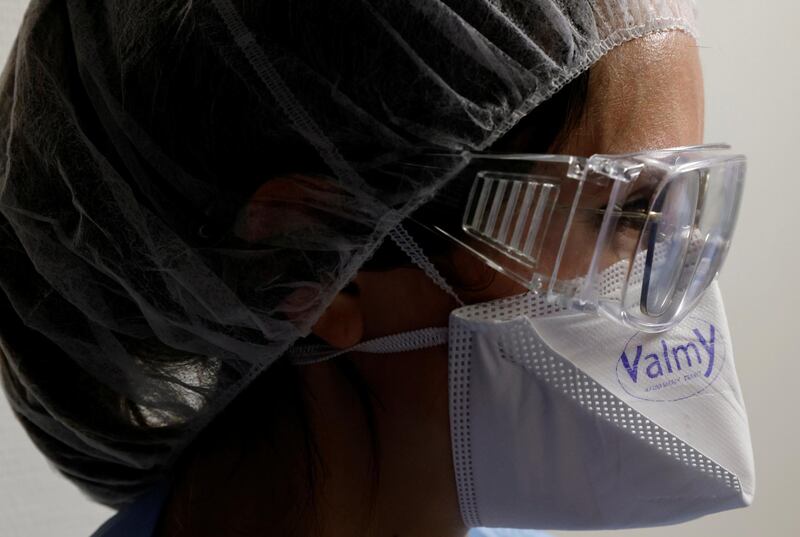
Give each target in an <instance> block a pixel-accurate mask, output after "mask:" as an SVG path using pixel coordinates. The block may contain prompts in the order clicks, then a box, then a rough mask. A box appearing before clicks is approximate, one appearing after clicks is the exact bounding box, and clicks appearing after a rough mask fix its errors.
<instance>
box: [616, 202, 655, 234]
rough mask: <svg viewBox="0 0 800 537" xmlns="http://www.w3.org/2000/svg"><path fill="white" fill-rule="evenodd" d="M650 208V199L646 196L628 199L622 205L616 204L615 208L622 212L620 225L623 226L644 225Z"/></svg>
mask: <svg viewBox="0 0 800 537" xmlns="http://www.w3.org/2000/svg"><path fill="white" fill-rule="evenodd" d="M649 209H650V200H649V199H648V198H647V197H645V196H639V197H635V198H633V199H628V200H627V202H626V203H625V205H622V206H619V205H615V206H614V210H615V211H618V212H620V213H621V215H620V217H619V225H620V226H623V227H642V226H643V225H644V220H645V218H647V213H648V211H649Z"/></svg>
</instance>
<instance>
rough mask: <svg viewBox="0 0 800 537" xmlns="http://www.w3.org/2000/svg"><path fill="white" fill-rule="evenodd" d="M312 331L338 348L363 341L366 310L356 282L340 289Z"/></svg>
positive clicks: (344, 347)
mask: <svg viewBox="0 0 800 537" xmlns="http://www.w3.org/2000/svg"><path fill="white" fill-rule="evenodd" d="M311 331H312V332H313V333H314V335H316V336H317V337H319V338H322V339H323V340H325V341H326V342H327V343H328V344H329V345H331V346H333V347H336V348H337V349H346V348H348V347H352V346H353V345H356V344H358V343H360V342H361V340H362V338H363V337H364V312H363V309H362V307H361V301H360V299H359V294H358V286H357V285H356V284H355V283H350V284H349V285H348V286H347V287H345V288H344V289H342V290H341V291H339V293H338V294H337V295H336V298H334V299H333V302H331V303H330V305H329V306H328V308H327V309H326V310H325V313H323V314H322V317H320V318H319V320H318V321H317V322H316V324H315V325H314V326H313V328H312V329H311Z"/></svg>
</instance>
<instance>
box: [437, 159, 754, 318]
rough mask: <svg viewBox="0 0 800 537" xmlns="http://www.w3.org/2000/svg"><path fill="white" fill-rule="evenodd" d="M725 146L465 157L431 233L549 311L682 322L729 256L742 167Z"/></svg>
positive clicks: (444, 195)
mask: <svg viewBox="0 0 800 537" xmlns="http://www.w3.org/2000/svg"><path fill="white" fill-rule="evenodd" d="M729 149H730V146H728V145H724V144H714V145H700V146H691V147H678V148H670V149H662V150H655V151H644V152H639V153H630V154H623V155H594V156H592V157H589V158H585V157H576V156H568V155H537V154H485V153H469V154H467V155H466V157H467V162H468V164H467V165H466V166H465V167H464V168H463V169H462V170H461V172H460V173H459V174H458V175H457V176H456V177H454V178H453V179H452V180H451V181H450V182H449V183H448V184H447V185H446V186H445V187H444V190H443V191H442V192H441V194H440V195H439V196H437V197H440V199H443V200H446V202H447V203H449V204H451V205H452V204H456V205H458V206H459V207H463V208H464V209H463V218H462V219H461V221H460V225H459V223H457V222H451V223H450V224H448V223H441V224H436V225H430V224H427V225H428V227H430V228H432V229H433V230H434V231H435V232H437V233H439V234H441V235H443V236H445V237H447V238H449V239H451V240H453V241H455V242H456V243H458V244H459V245H461V246H463V247H464V248H466V249H467V250H469V251H470V252H472V253H474V254H475V255H477V256H478V257H479V258H480V259H482V260H483V261H485V262H486V263H487V264H488V265H490V266H491V267H492V268H494V269H496V270H498V271H500V272H501V273H503V274H505V275H506V276H508V277H509V278H511V279H513V280H515V281H516V282H518V283H520V284H522V285H523V286H525V287H526V288H528V289H529V290H531V291H536V292H546V293H547V297H548V299H549V300H550V301H551V302H554V303H558V304H559V305H561V306H562V307H567V308H570V309H575V310H579V311H600V312H603V313H605V314H607V315H609V316H611V317H612V318H614V319H616V320H618V321H620V322H622V323H624V324H626V325H629V326H632V327H634V328H636V329H639V330H643V331H647V332H660V331H663V330H666V329H669V328H670V327H672V326H674V325H675V324H677V323H678V322H680V321H681V320H682V319H683V318H684V317H685V316H686V315H687V314H688V313H689V312H690V311H691V310H692V308H693V307H694V306H695V305H696V304H697V302H698V300H699V299H700V297H701V296H702V294H703V292H704V291H705V289H706V288H707V287H708V286H709V284H710V283H711V282H712V281H713V279H714V278H715V277H716V276H717V274H718V273H719V270H720V267H721V266H722V263H723V261H724V259H725V256H726V254H727V252H728V248H729V247H730V243H731V238H732V234H733V230H734V226H735V223H736V218H737V213H738V209H739V204H740V200H741V196H742V190H743V186H744V176H745V169H746V159H745V157H744V156H742V155H736V154H732V153H731V152H730V151H729Z"/></svg>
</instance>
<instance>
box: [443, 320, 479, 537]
mask: <svg viewBox="0 0 800 537" xmlns="http://www.w3.org/2000/svg"><path fill="white" fill-rule="evenodd" d="M449 345H450V349H449V351H450V353H449V354H450V363H449V369H450V371H449V373H448V378H449V383H450V386H449V390H450V394H451V396H450V434H451V435H452V440H451V442H452V444H453V466H454V469H455V474H456V488H457V489H458V501H459V504H460V508H461V515H462V517H463V518H464V522H465V523H466V524H467V525H468V526H469V527H477V526H481V525H482V524H481V521H480V517H479V516H478V507H477V501H476V496H475V483H474V480H473V473H472V451H471V447H470V436H471V434H470V425H469V416H470V411H469V394H470V380H469V379H470V361H469V358H468V357H469V356H470V355H471V354H472V338H471V335H470V334H469V333H468V332H466V331H464V330H459V329H458V328H455V329H453V330H451V332H450V343H449ZM463 357H467V359H463Z"/></svg>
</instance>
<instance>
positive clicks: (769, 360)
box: [0, 0, 800, 537]
mask: <svg viewBox="0 0 800 537" xmlns="http://www.w3.org/2000/svg"><path fill="white" fill-rule="evenodd" d="M27 3H28V2H27V0H0V60H2V62H3V63H4V62H5V59H6V57H7V54H8V51H9V50H10V47H11V43H12V41H13V39H14V37H15V36H16V31H17V28H18V26H19V22H20V20H21V18H22V15H23V12H24V10H25V7H26V6H27ZM699 7H700V28H701V34H702V36H701V39H700V43H699V45H700V47H701V51H700V52H701V57H702V59H703V65H704V70H705V84H706V141H709V142H716V141H724V142H729V143H731V144H732V145H733V146H734V148H735V149H736V150H737V151H739V152H743V153H745V154H746V155H747V156H748V161H749V162H748V166H749V168H748V179H747V181H748V182H747V186H746V190H745V198H744V202H743V207H742V212H741V216H740V220H739V224H738V228H737V232H736V239H735V241H734V244H733V246H732V249H731V252H730V255H729V258H728V261H727V264H726V266H725V268H724V270H723V274H722V276H721V278H720V282H721V287H722V290H723V293H724V297H725V303H726V308H727V312H728V318H729V321H730V324H731V334H732V337H733V344H734V350H735V353H736V367H737V370H738V371H739V375H740V379H741V384H742V388H743V390H744V396H745V401H746V404H747V408H748V411H749V416H750V426H751V433H752V438H753V443H754V450H755V457H756V495H755V503H754V505H753V506H751V507H750V508H747V509H740V510H736V511H729V512H725V513H720V514H716V515H711V516H708V517H705V518H702V519H700V520H696V521H693V522H689V523H685V524H682V525H679V526H670V527H664V528H657V529H647V530H628V531H623V532H597V533H594V532H589V533H583V535H585V536H587V537H591V536H597V535H604V536H606V537H607V536H609V535H611V534H612V533H613V534H620V535H622V537H657V536H665V535H672V536H677V535H680V536H682V537H699V536H710V535H725V536H726V537H739V536H742V537H744V536H747V537H750V536H753V535H759V536H768V537H772V536H787V537H792V536H798V535H800V505H799V502H798V499H800V495H798V493H797V488H796V487H797V484H798V483H800V463H798V459H797V456H798V454H800V453H798V443H799V442H800V434H798V427H799V426H800V423H798V409H800V361H799V360H798V358H800V356H798V352H797V348H798V343H799V340H800V338H796V336H799V335H800V325H798V320H800V306H798V305H797V304H796V302H797V301H798V299H800V285H798V278H799V277H800V276H799V275H798V265H800V254H799V253H798V252H800V240H798V238H797V237H798V231H797V228H798V225H799V224H798V213H800V210H798V205H800V180H798V173H797V171H796V169H797V162H798V156H799V155H800V136H798V127H799V126H800V113H798V110H800V105H798V100H799V99H800V73H798V68H799V67H800V61H798V58H797V51H800V31H798V29H797V21H798V20H800V2H797V1H796V0H769V1H761V2H753V1H743V0H705V1H704V0H700V2H699ZM0 262H2V260H0ZM0 399H2V400H0V537H18V536H24V537H40V536H41V537H45V536H46V537H51V536H59V537H86V536H88V535H89V534H91V532H92V531H93V530H94V529H95V528H96V527H97V526H98V525H99V524H100V523H101V522H102V521H103V520H105V519H106V518H108V516H109V515H110V514H111V512H110V511H109V510H108V509H106V508H103V507H100V506H97V505H95V504H92V503H90V502H88V501H87V500H86V499H84V498H83V496H82V495H81V494H80V493H79V492H78V491H77V489H76V488H74V487H73V486H72V485H71V484H70V483H68V482H67V481H66V480H64V479H63V478H61V477H59V476H57V475H56V474H55V473H54V472H53V471H52V470H51V469H50V468H49V466H48V465H47V463H46V461H45V460H44V458H43V457H42V456H41V455H40V454H39V453H38V451H36V449H35V448H34V446H33V444H32V443H31V442H30V440H29V439H28V438H27V436H25V434H24V432H23V431H22V429H21V427H20V426H19V425H18V423H17V422H16V421H15V420H14V419H13V417H12V415H11V411H10V409H9V408H8V405H7V403H6V401H5V399H4V398H0ZM619 501H620V502H625V498H620V499H619ZM557 535H559V536H562V537H563V536H570V535H572V536H574V537H578V536H579V535H580V534H578V533H570V532H557Z"/></svg>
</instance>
